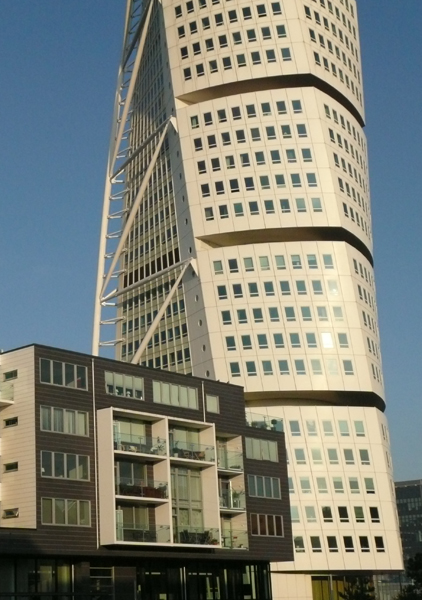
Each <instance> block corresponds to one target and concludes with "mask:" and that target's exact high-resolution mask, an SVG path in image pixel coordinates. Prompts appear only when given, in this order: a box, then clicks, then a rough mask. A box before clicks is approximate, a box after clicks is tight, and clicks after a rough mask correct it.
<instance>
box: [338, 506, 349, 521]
mask: <svg viewBox="0 0 422 600" xmlns="http://www.w3.org/2000/svg"><path fill="white" fill-rule="evenodd" d="M338 516H339V519H340V523H348V522H349V513H348V511H347V506H339V507H338Z"/></svg>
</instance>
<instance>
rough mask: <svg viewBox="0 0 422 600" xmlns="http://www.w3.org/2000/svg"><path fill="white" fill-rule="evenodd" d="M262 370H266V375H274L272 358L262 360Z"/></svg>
mask: <svg viewBox="0 0 422 600" xmlns="http://www.w3.org/2000/svg"><path fill="white" fill-rule="evenodd" d="M262 370H263V372H264V375H273V365H272V362H271V361H270V360H263V361H262Z"/></svg>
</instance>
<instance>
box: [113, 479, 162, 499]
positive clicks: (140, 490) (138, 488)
mask: <svg viewBox="0 0 422 600" xmlns="http://www.w3.org/2000/svg"><path fill="white" fill-rule="evenodd" d="M116 495H118V496H137V497H139V498H164V499H165V498H168V484H167V482H165V481H152V480H144V479H129V478H125V477H121V478H120V479H119V480H118V481H117V482H116Z"/></svg>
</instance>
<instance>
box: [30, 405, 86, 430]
mask: <svg viewBox="0 0 422 600" xmlns="http://www.w3.org/2000/svg"><path fill="white" fill-rule="evenodd" d="M41 431H52V432H54V433H69V434H72V435H83V436H87V435H89V433H88V413H87V412H83V411H79V410H70V409H65V408H55V407H53V406H41Z"/></svg>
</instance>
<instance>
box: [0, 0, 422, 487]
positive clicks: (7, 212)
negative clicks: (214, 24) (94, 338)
mask: <svg viewBox="0 0 422 600" xmlns="http://www.w3.org/2000/svg"><path fill="white" fill-rule="evenodd" d="M358 7H359V15H360V33H361V44H362V59H363V75H364V85H365V104H366V117H367V123H368V126H367V128H366V133H367V136H368V144H369V158H370V174H371V192H372V211H373V226H374V239H375V266H376V282H377V295H378V308H379V318H380V329H381V342H382V350H383V365H384V376H385V381H386V388H387V407H388V408H387V414H388V418H389V421H390V430H391V436H392V444H393V458H394V463H395V478H396V479H397V480H399V479H414V478H415V479H416V478H422V435H421V433H420V424H422V393H421V387H422V381H421V374H422V360H421V359H422V352H421V350H420V347H421V342H420V340H421V336H422V301H421V299H420V297H421V296H422V281H421V264H422V256H421V255H422V244H421V240H420V231H421V225H422V208H421V206H422V198H421V191H420V185H419V176H418V173H419V172H420V171H421V169H422V145H421V139H422V135H421V134H422V131H421V130H422V116H421V106H422V98H421V95H422V77H421V73H422V68H421V67H422V46H421V43H420V30H419V26H420V23H421V22H422V3H421V2H420V0H407V1H406V2H405V3H402V4H401V5H400V12H399V11H398V10H397V0H382V2H379V1H378V2H377V1H375V0H359V2H358ZM124 14H125V0H101V1H100V0H90V1H89V2H87V1H86V0H85V1H83V0H72V1H71V2H65V1H63V0H62V1H61V2H58V1H57V0H38V2H29V1H28V0H26V1H25V0H1V2H0V82H1V87H0V111H1V119H0V159H1V160H0V190H1V195H0V198H1V211H0V277H1V281H0V286H1V287H0V289H1V293H0V315H1V319H0V348H3V349H11V348H14V347H17V346H21V345H25V344H29V343H32V342H38V343H42V344H48V345H52V346H59V347H64V348H69V349H72V350H79V351H82V352H88V353H89V352H90V350H91V332H92V314H93V299H94V286H95V279H96V269H97V247H98V240H99V228H100V218H101V207H102V198H103V187H104V176H105V167H106V160H107V151H108V142H109V135H110V127H111V117H112V108H113V100H114V90H115V84H116V78H117V69H118V63H119V58H120V52H121V44H122V33H123V23H124Z"/></svg>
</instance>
